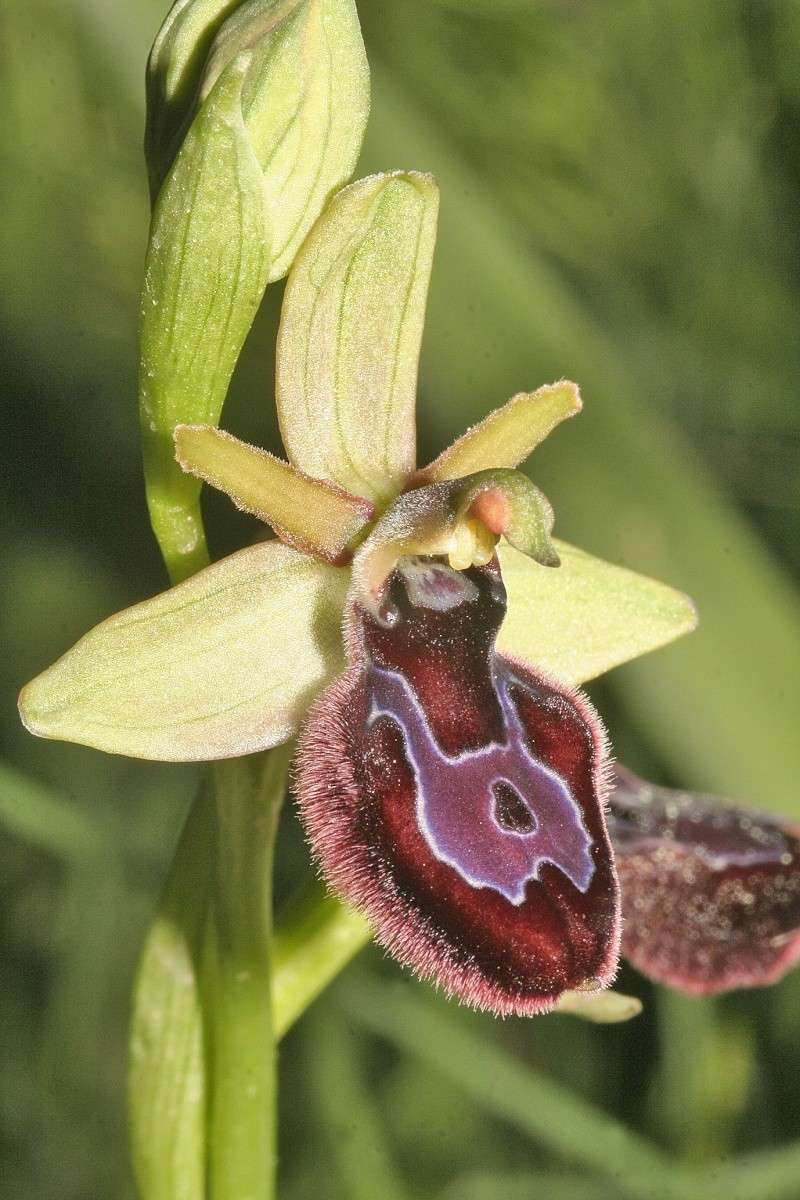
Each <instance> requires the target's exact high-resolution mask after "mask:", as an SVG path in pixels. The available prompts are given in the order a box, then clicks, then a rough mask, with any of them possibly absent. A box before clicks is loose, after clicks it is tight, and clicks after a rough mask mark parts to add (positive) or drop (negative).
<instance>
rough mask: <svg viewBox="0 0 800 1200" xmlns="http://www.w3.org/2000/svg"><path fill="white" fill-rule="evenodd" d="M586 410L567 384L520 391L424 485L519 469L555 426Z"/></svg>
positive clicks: (428, 470) (442, 459)
mask: <svg viewBox="0 0 800 1200" xmlns="http://www.w3.org/2000/svg"><path fill="white" fill-rule="evenodd" d="M582 407H583V405H582V402H581V397H580V392H579V391H578V386H577V384H575V383H570V382H569V381H568V380H566V379H562V380H561V381H560V382H559V383H553V384H548V385H547V386H545V387H540V388H539V389H538V390H537V391H535V392H519V393H518V395H516V396H512V398H511V399H510V400H509V401H508V403H507V404H504V405H503V406H502V408H497V409H495V411H494V412H491V413H489V415H488V417H484V419H483V420H482V421H480V422H479V423H478V424H477V425H473V426H472V428H471V429H468V430H467V432H466V433H463V434H462V435H461V437H460V438H457V439H456V441H454V442H453V444H452V445H451V446H448V448H447V449H446V450H444V451H442V453H441V454H440V455H439V457H438V458H435V459H434V460H433V462H432V463H430V465H429V466H427V467H423V469H422V470H421V471H420V473H419V478H420V482H429V483H441V482H443V481H444V480H446V479H460V478H462V476H464V475H471V474H473V473H474V472H476V471H483V470H488V469H489V468H490V467H518V466H519V465H520V463H522V462H524V461H525V459H526V458H527V457H528V455H529V454H531V452H532V451H533V450H535V449H536V447H537V446H538V445H539V443H540V442H543V441H544V439H545V438H546V437H547V435H548V434H549V433H551V432H552V430H553V429H555V427H556V425H558V424H560V422H561V421H563V420H565V419H566V418H567V417H574V416H575V414H576V413H579V412H580V411H581V408H582Z"/></svg>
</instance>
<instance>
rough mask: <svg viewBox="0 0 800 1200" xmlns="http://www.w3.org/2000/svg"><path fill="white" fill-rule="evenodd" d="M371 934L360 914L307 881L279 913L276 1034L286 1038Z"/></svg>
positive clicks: (274, 984) (274, 994)
mask: <svg viewBox="0 0 800 1200" xmlns="http://www.w3.org/2000/svg"><path fill="white" fill-rule="evenodd" d="M370 936H371V930H370V927H369V925H368V924H367V922H366V920H365V919H364V917H362V916H361V915H360V913H356V912H353V910H352V909H349V908H345V906H344V905H343V904H342V903H341V902H340V901H339V900H337V899H336V897H335V896H331V895H330V893H329V892H328V891H327V890H326V888H325V887H324V886H323V884H321V883H320V882H319V881H318V880H316V879H313V880H311V881H310V882H309V884H308V885H307V886H306V888H305V889H304V890H303V892H302V893H301V894H300V895H298V896H297V897H296V898H295V900H294V901H293V902H292V903H291V904H290V905H289V906H288V908H287V909H286V910H285V911H284V912H282V913H281V915H280V919H279V921H278V923H277V928H276V930H275V947H274V951H273V964H274V974H273V981H272V989H273V990H272V1004H273V1018H272V1019H273V1025H274V1028H275V1036H276V1037H283V1035H284V1033H286V1031H287V1029H289V1028H290V1027H291V1026H292V1025H293V1024H294V1022H295V1021H296V1020H297V1019H298V1017H300V1016H301V1014H302V1013H304V1012H305V1010H306V1009H307V1008H308V1006H309V1005H310V1004H312V1003H313V1002H314V1000H316V998H317V996H318V995H319V994H320V992H322V991H324V989H325V988H326V987H327V986H328V984H329V983H331V982H332V981H333V980H334V979H335V978H336V976H337V975H338V974H339V972H340V971H342V970H343V968H344V967H346V966H347V964H348V963H349V962H350V960H351V958H353V956H354V955H355V954H357V953H358V951H359V950H361V949H362V948H363V947H364V946H366V944H367V942H368V941H369V939H370Z"/></svg>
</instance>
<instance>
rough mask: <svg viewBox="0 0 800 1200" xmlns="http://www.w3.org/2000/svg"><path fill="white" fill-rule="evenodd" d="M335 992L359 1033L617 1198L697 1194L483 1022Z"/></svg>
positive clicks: (358, 988) (656, 1154)
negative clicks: (441, 1079)
mask: <svg viewBox="0 0 800 1200" xmlns="http://www.w3.org/2000/svg"><path fill="white" fill-rule="evenodd" d="M340 992H341V993H344V996H345V1004H346V1009H347V1012H348V1014H349V1015H350V1016H352V1017H353V1018H354V1019H355V1020H357V1021H358V1022H359V1024H361V1025H363V1026H364V1028H365V1029H369V1030H371V1031H372V1032H373V1033H376V1034H378V1036H379V1037H381V1038H384V1039H385V1040H387V1041H388V1042H389V1043H390V1044H391V1045H393V1046H395V1047H397V1048H398V1049H400V1050H402V1051H404V1052H406V1053H410V1054H413V1055H414V1057H415V1058H417V1059H419V1060H420V1061H422V1062H423V1063H425V1066H426V1068H427V1069H431V1070H436V1071H440V1072H441V1073H442V1074H443V1075H444V1076H445V1077H446V1078H448V1079H450V1080H452V1081H453V1082H454V1083H456V1084H458V1085H459V1086H460V1087H461V1088H463V1090H464V1092H465V1093H466V1094H467V1095H468V1096H471V1097H472V1098H473V1099H474V1100H475V1102H476V1103H477V1104H480V1106H481V1107H482V1108H483V1109H484V1110H485V1111H486V1112H487V1113H489V1114H491V1115H492V1116H495V1117H497V1118H499V1119H500V1120H502V1121H506V1122H508V1123H509V1124H511V1125H512V1126H515V1127H516V1128H518V1129H520V1130H521V1131H522V1132H523V1133H525V1134H527V1135H529V1136H531V1137H533V1138H534V1139H535V1140H536V1141H537V1142H538V1143H540V1144H541V1145H542V1146H545V1147H546V1148H547V1149H548V1150H549V1151H551V1152H553V1153H555V1154H558V1155H560V1156H562V1157H564V1158H565V1159H567V1160H571V1161H573V1162H575V1163H580V1164H581V1165H582V1166H584V1167H588V1168H590V1169H591V1170H593V1171H596V1172H598V1173H599V1174H602V1175H606V1176H609V1177H610V1178H611V1179H612V1180H613V1181H614V1182H615V1184H616V1185H617V1187H618V1194H620V1195H625V1196H635V1197H642V1198H644V1197H649V1198H655V1197H658V1198H659V1200H667V1198H668V1197H669V1198H670V1200H672V1198H675V1200H677V1197H679V1196H680V1197H682V1198H686V1200H688V1197H689V1196H693V1195H697V1193H693V1192H692V1190H691V1189H690V1188H687V1187H684V1186H682V1181H679V1180H678V1179H677V1178H675V1179H674V1180H673V1179H672V1178H671V1177H670V1176H671V1171H670V1168H671V1164H670V1163H669V1161H668V1160H667V1159H666V1158H665V1157H664V1156H662V1154H661V1152H660V1151H659V1150H658V1149H657V1148H656V1147H655V1146H652V1145H650V1144H649V1143H648V1142H647V1141H646V1140H645V1139H644V1138H641V1137H640V1136H639V1135H638V1134H637V1133H634V1132H633V1131H632V1130H629V1129H627V1128H626V1126H625V1125H623V1124H622V1123H620V1122H618V1121H615V1120H614V1119H613V1118H612V1117H610V1116H609V1115H607V1114H606V1113H604V1112H603V1111H601V1110H600V1109H598V1108H595V1107H593V1106H592V1105H591V1104H588V1103H587V1102H586V1101H584V1100H582V1099H581V1098H580V1097H579V1096H575V1095H573V1094H572V1093H571V1092H569V1091H568V1090H567V1089H566V1088H564V1087H562V1086H561V1085H560V1084H558V1083H557V1082H556V1081H555V1080H551V1079H548V1078H547V1077H546V1076H544V1075H542V1074H540V1073H538V1072H536V1071H533V1070H532V1069H531V1068H530V1067H528V1066H526V1065H525V1064H524V1063H522V1062H520V1061H519V1059H517V1058H514V1057H512V1056H511V1055H510V1054H508V1053H507V1052H506V1051H505V1050H503V1049H501V1047H500V1046H498V1045H496V1044H495V1043H494V1042H493V1040H492V1039H491V1037H490V1036H488V1028H487V1025H486V1021H485V1019H483V1020H481V1019H480V1018H478V1019H477V1020H474V1021H472V1020H465V1019H463V1014H462V1013H460V1012H459V1011H458V1010H457V1009H455V1008H453V1007H449V1008H448V1006H446V1005H444V1004H443V1003H442V1002H441V1000H439V999H437V1000H432V999H429V998H428V997H427V996H425V995H424V994H423V993H422V992H421V990H420V989H418V988H410V987H408V986H407V985H404V984H397V983H395V984H388V985H387V984H383V983H377V984H376V983H373V982H372V981H370V980H368V979H366V978H363V977H361V978H359V979H358V981H357V983H353V984H351V985H350V986H349V987H347V988H346V989H345V988H344V987H342V988H341V989H340ZM536 1020H537V1024H538V1023H539V1022H541V1021H545V1022H546V1021H547V1018H546V1017H542V1018H537V1019H536ZM540 1027H541V1026H540Z"/></svg>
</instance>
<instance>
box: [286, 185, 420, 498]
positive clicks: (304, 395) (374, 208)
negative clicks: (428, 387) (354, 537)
mask: <svg viewBox="0 0 800 1200" xmlns="http://www.w3.org/2000/svg"><path fill="white" fill-rule="evenodd" d="M438 200H439V193H438V189H437V187H436V184H435V183H434V181H433V179H432V178H431V177H430V176H429V175H421V174H418V173H417V172H413V171H409V172H406V173H403V172H397V173H395V174H389V175H375V176H372V177H370V178H369V179H361V180H359V181H358V182H357V183H354V184H351V185H350V186H349V187H347V188H345V189H344V190H343V191H341V192H339V193H338V195H336V196H335V197H334V199H333V200H332V201H331V203H330V205H329V206H328V208H327V209H326V210H325V212H324V214H323V215H322V217H321V219H320V220H319V221H318V222H317V224H316V225H315V226H314V228H313V229H312V231H311V233H310V234H309V237H308V238H307V240H306V242H305V243H304V245H303V247H302V249H301V251H300V253H299V254H298V256H297V259H296V261H295V264H294V266H293V268H292V271H291V274H290V276H289V280H288V283H287V285H286V292H285V295H284V301H283V313H282V316H281V326H280V331H279V334H278V347H277V367H276V386H277V393H276V398H277V404H278V416H279V420H280V426H281V434H282V436H283V443H284V446H285V447H286V452H287V454H288V456H289V458H290V460H291V461H292V462H293V463H294V465H295V466H296V467H298V468H299V469H300V470H301V471H304V472H306V473H307V474H309V475H313V476H315V477H317V478H319V479H329V480H332V481H333V482H334V483H337V484H339V485H340V486H341V487H344V488H346V489H347V490H348V491H350V492H353V493H355V494H356V495H361V496H366V497H368V498H369V499H371V500H375V501H376V502H377V503H378V504H381V503H385V502H386V501H387V500H388V499H390V498H391V497H392V496H393V494H395V493H396V492H397V491H399V489H400V487H401V486H402V484H403V482H404V480H405V478H406V477H407V476H408V475H409V473H410V472H411V471H412V470H413V468H414V465H415V425H416V418H415V403H416V385H417V362H418V358H419V348H420V341H421V338H422V325H423V320H424V316H425V301H426V297H427V292H428V278H429V276H430V270H431V261H432V256H433V244H434V239H435V236H436V214H437V210H438Z"/></svg>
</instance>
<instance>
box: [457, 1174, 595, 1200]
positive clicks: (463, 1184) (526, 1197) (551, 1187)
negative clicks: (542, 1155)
mask: <svg viewBox="0 0 800 1200" xmlns="http://www.w3.org/2000/svg"><path fill="white" fill-rule="evenodd" d="M439 1200H617V1192H616V1191H615V1190H614V1185H613V1184H611V1183H607V1182H605V1181H604V1180H602V1179H587V1178H586V1177H585V1176H583V1175H566V1174H558V1173H556V1172H554V1171H551V1172H544V1171H542V1172H541V1173H534V1172H533V1171H520V1172H518V1173H517V1174H514V1175H507V1174H505V1173H504V1172H502V1171H491V1172H488V1171H487V1172H483V1171H473V1172H470V1174H468V1175H459V1176H457V1177H456V1179H455V1180H454V1181H453V1182H452V1183H451V1184H450V1185H449V1186H448V1187H446V1188H445V1190H444V1191H443V1192H442V1193H441V1194H440V1196H439Z"/></svg>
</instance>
